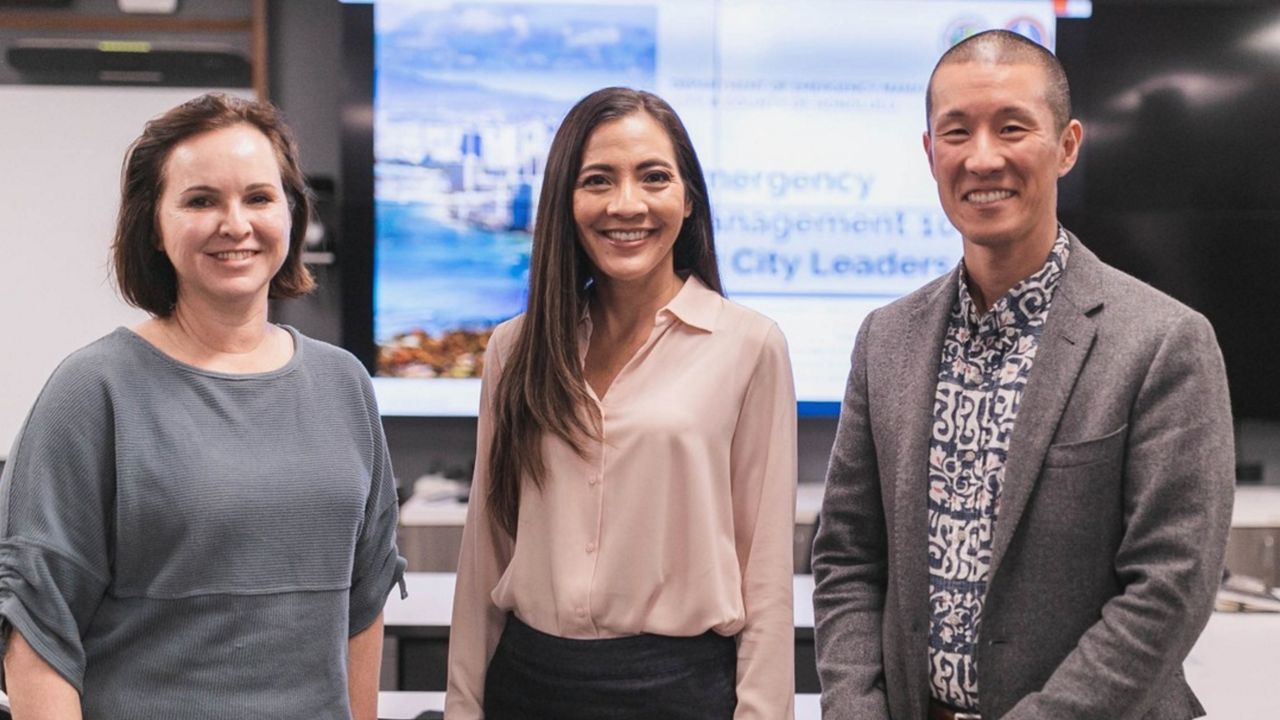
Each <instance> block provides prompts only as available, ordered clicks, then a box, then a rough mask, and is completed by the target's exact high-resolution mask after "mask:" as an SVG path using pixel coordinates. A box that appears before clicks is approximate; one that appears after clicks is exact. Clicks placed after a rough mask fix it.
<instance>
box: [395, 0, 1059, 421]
mask: <svg viewBox="0 0 1280 720" xmlns="http://www.w3.org/2000/svg"><path fill="white" fill-rule="evenodd" d="M1055 18H1056V15H1055V3H1054V2H1053V1H1052V0H1025V1H1021V0H993V1H989V2H964V1H960V0H956V1H951V0H917V1H914V2H913V1H911V0H791V1H790V2H786V3H779V2H775V1H774V0H720V1H718V2H717V1H714V0H706V1H704V2H699V1H697V0H669V1H668V0H651V1H650V2H635V1H634V0H632V1H630V2H598V1H595V2H589V3H588V2H573V1H572V0H558V1H556V2H532V1H529V2H478V1H476V0H468V1H467V2H423V1H422V0H378V2H377V3H376V5H375V11H374V23H375V35H376V37H375V61H376V78H375V90H374V137H375V140H374V143H375V196H376V197H375V214H376V248H375V258H376V259H375V268H376V270H375V272H376V277H375V282H374V287H375V290H374V313H375V317H374V334H375V340H376V342H377V345H378V362H377V373H376V374H377V377H376V378H375V386H376V388H377V391H378V399H379V403H380V404H381V407H382V411H383V413H384V414H388V415H428V416H445V415H474V414H475V413H476V410H477V405H478V398H479V380H478V378H479V377H480V373H481V372H482V369H483V363H484V347H485V345H486V343H487V341H488V337H489V334H490V332H491V331H492V329H493V327H494V326H495V325H497V324H498V323H500V322H502V321H504V320H506V319H508V318H510V317H513V316H515V315H517V314H519V313H520V312H522V311H523V310H524V306H525V297H526V292H527V282H528V271H529V255H530V243H531V237H532V235H531V231H532V228H533V224H534V222H535V221H536V218H535V210H536V207H537V203H538V195H539V191H540V189H541V183H542V177H543V168H544V166H545V161H546V156H547V151H548V148H549V146H550V144H551V138H552V136H553V135H554V133H555V130H556V127H557V125H558V123H559V122H560V120H561V118H562V117H563V116H564V114H565V112H567V111H568V109H569V108H570V107H571V106H572V105H573V103H574V102H576V101H577V100H578V99H579V98H581V97H582V96H584V95H586V94H587V93H589V92H591V91H593V90H596V89H598V88H601V87H605V86H609V85H625V86H629V87H634V88H640V89H645V90H650V91H652V92H655V93H657V94H658V95H660V96H662V97H663V98H665V99H666V100H668V101H669V102H670V103H671V104H672V106H673V107H674V108H675V109H676V111H677V112H678V113H679V114H680V116H681V118H682V119H683V121H684V122H685V125H686V126H687V128H688V129H689V132H690V134H691V136H692V137H693V141H694V145H695V148H696V149H697V151H698V154H699V157H700V159H701V161H702V164H703V170H704V172H705V174H706V180H707V184H708V186H709V188H710V190H711V209H712V213H713V216H714V221H715V229H716V251H717V254H718V256H719V259H720V272H721V275H722V279H723V282H724V286H725V290H726V292H727V293H728V295H729V297H730V298H732V299H733V300H735V301H737V302H740V303H742V304H744V305H747V306H749V307H752V308H755V309H757V310H759V311H760V312H762V313H764V314H765V315H767V316H769V317H771V318H773V319H774V320H775V321H777V323H778V324H779V326H780V327H781V328H782V330H783V332H784V333H785V335H786V337H787V341H788V343H789V345H790V349H791V358H792V363H793V365H794V369H795V380H796V391H797V396H798V398H799V400H800V403H801V406H800V409H801V412H802V413H803V414H829V415H834V414H835V413H836V412H837V411H838V404H839V401H840V398H841V397H842V395H843V390H844V383H845V380H846V377H847V375H848V371H849V354H850V350H851V349H852V345H853V339H854V336H855V334H856V332H857V330H858V326H859V324H860V323H861V322H862V320H863V318H864V317H866V315H867V313H869V312H870V311H872V310H873V309H875V308H877V307H879V306H881V305H884V304H886V303H888V302H890V301H892V300H893V299H895V298H898V297H901V296H902V295H904V294H906V293H908V292H910V291H912V290H914V289H915V288H917V287H919V286H921V285H923V284H924V283H926V282H928V281H929V280H931V279H933V278H935V277H937V276H939V275H942V274H944V273H946V272H948V271H950V270H951V269H952V268H953V267H955V265H956V263H957V262H958V261H959V259H960V253H961V246H960V239H959V237H958V236H957V234H956V232H955V229H954V228H953V227H951V225H950V224H949V223H948V222H947V219H946V217H945V216H944V215H943V213H942V210H941V207H940V205H939V203H938V198H937V193H936V186H935V184H934V182H933V179H932V178H931V177H930V175H929V168H928V164H927V162H926V158H925V155H924V151H923V147H922V144H921V133H922V132H923V130H924V126H925V118H924V94H925V87H926V85H927V83H928V78H929V72H930V71H931V70H932V68H933V65H934V63H935V62H936V61H937V58H938V56H939V55H940V54H941V53H942V52H943V51H945V50H946V49H947V48H948V47H950V46H951V45H952V44H954V43H955V42H956V41H958V40H960V39H963V38H964V37H967V36H968V35H971V34H973V33H975V32H978V31H981V30H985V29H989V28H1007V29H1011V30H1014V31H1016V32H1019V33H1022V34H1023V35H1026V36H1027V37H1030V38H1032V39H1034V40H1036V41H1037V42H1040V43H1041V44H1044V45H1046V46H1047V47H1050V48H1052V47H1053V39H1054V29H1055Z"/></svg>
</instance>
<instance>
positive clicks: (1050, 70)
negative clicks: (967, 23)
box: [924, 30, 1071, 133]
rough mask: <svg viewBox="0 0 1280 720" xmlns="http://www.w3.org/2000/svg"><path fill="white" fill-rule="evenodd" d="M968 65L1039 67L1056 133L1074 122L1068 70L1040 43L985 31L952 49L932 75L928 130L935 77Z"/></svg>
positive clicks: (926, 102)
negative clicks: (945, 68) (950, 67)
mask: <svg viewBox="0 0 1280 720" xmlns="http://www.w3.org/2000/svg"><path fill="white" fill-rule="evenodd" d="M966 62H993V63H996V64H999V65H1012V64H1016V63H1026V64H1029V65H1038V66H1039V67H1040V69H1041V70H1043V71H1044V74H1045V78H1046V79H1047V82H1046V84H1045V88H1044V99H1045V102H1047V103H1049V112H1050V113H1051V114H1052V115H1053V124H1054V131H1055V132H1058V133H1061V132H1062V131H1063V130H1065V129H1066V127H1067V123H1068V122H1070V121H1071V86H1070V85H1068V84H1067V71H1066V70H1064V69H1063V68H1062V62H1061V61H1059V60H1058V58H1057V56H1056V55H1054V54H1053V53H1051V52H1049V50H1048V49H1046V48H1045V47H1044V46H1042V45H1040V44H1039V43H1037V42H1035V41H1033V40H1028V39H1027V38H1025V37H1023V36H1021V35H1019V34H1018V33H1015V32H1011V31H1009V30H986V31H983V32H980V33H978V34H976V35H972V36H970V37H967V38H965V39H964V40H961V41H960V42H958V43H956V44H955V45H952V46H951V49H950V50H947V51H946V52H945V53H943V54H942V57H941V58H939V59H938V64H937V65H935V66H934V68H933V72H932V73H930V75H929V87H928V89H927V90H926V91H925V95H924V121H925V127H926V128H928V127H930V123H931V122H933V76H934V75H937V74H938V68H940V67H942V66H943V65H953V64H959V63H966Z"/></svg>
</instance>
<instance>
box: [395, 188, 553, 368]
mask: <svg viewBox="0 0 1280 720" xmlns="http://www.w3.org/2000/svg"><path fill="white" fill-rule="evenodd" d="M431 210H432V208H431V206H430V205H428V204H426V203H400V202H391V201H386V200H379V201H378V202H377V204H376V212H377V227H378V244H377V248H376V252H375V264H376V266H377V270H376V275H375V277H376V284H375V287H374V306H375V311H374V317H375V327H374V337H375V339H376V341H377V342H378V343H385V342H387V341H389V340H390V339H392V338H393V337H395V336H396V335H399V334H402V333H407V332H412V331H414V330H422V331H425V332H427V333H429V334H431V335H439V334H441V333H444V332H448V331H450V330H484V329H488V328H491V327H493V326H494V325H497V324H498V323H500V322H502V321H503V320H506V319H508V318H510V317H513V316H515V315H517V314H519V313H521V312H523V311H524V307H525V299H526V296H527V292H528V282H529V250H530V246H531V245H530V243H531V241H530V236H529V233H527V232H523V231H504V230H490V229H485V228H480V227H473V226H469V225H466V224H462V223H452V222H448V221H442V220H440V219H438V218H437V217H435V216H434V215H433V213H432V212H431Z"/></svg>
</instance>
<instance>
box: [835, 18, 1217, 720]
mask: <svg viewBox="0 0 1280 720" xmlns="http://www.w3.org/2000/svg"><path fill="white" fill-rule="evenodd" d="M928 97H929V100H928V108H927V115H928V125H927V128H928V129H927V130H926V131H925V135H924V148H925V152H926V154H927V155H928V159H929V166H930V168H931V169H932V172H933V176H934V178H935V179H936V180H937V183H938V194H939V197H940V198H941V201H942V206H943V209H944V210H945V211H946V213H947V217H948V218H949V219H950V220H951V223H952V224H953V225H954V226H955V227H956V228H957V230H958V231H959V233H960V235H961V236H962V238H963V242H964V259H963V261H962V262H961V264H960V266H959V267H957V268H956V270H955V271H953V272H952V273H950V274H949V275H947V276H945V277H942V278H939V279H938V280H936V281H934V282H931V283H929V284H928V285H926V286H924V287H923V288H921V289H920V290H918V291H916V292H914V293H912V294H911V295H909V296H907V297H905V298H902V299H901V300H898V301H897V302H894V303H892V304H890V305H888V306H887V307H884V308H882V309H880V310H877V311H876V312H874V313H872V314H871V315H870V316H868V317H867V319H866V320H865V322H864V323H863V324H862V327H861V329H860V330H859V332H858V338H857V341H856V345H855V347H854V352H853V369H852V372H851V373H850V377H849V384H848V388H847V391H846V395H845V399H844V405H843V407H842V410H841V413H840V424H839V429H838V430H837V433H836V442H835V447H834V449H833V451H832V455H831V464H830V469H829V474H828V477H827V486H826V498H825V500H824V502H823V508H822V515H821V520H820V525H819V531H818V535H817V538H816V540H815V542H814V550H813V553H814V555H813V569H814V575H815V579H816V583H817V588H816V591H815V592H814V598H813V602H814V612H815V618H816V645H817V655H818V658H817V659H818V674H819V676H820V678H821V681H822V709H823V717H824V718H827V719H828V720H833V719H844V718H849V719H851V720H852V719H856V720H874V719H882V718H892V719H893V720H923V719H925V718H929V719H930V720H933V719H935V718H938V719H948V720H949V719H951V718H982V719H983V720H995V719H996V718H1004V719H1005V720H1014V719H1018V720H1022V719H1027V720H1052V719H1061V720H1065V719H1072V720H1076V719H1078V720H1085V719H1091V720H1125V719H1130V718H1132V719H1134V720H1137V719H1139V718H1146V719H1148V720H1156V719H1157V718H1158V719H1159V720H1181V719H1183V718H1194V717H1198V716H1200V715H1202V714H1203V709H1202V707H1201V706H1200V703H1199V702H1198V701H1197V700H1196V698H1195V696H1194V695H1193V694H1192V692H1191V690H1190V688H1188V687H1187V684H1186V682H1185V681H1184V679H1183V675H1182V668H1181V666H1182V661H1183V659H1184V658H1185V657H1186V655H1187V653H1188V651H1190V649H1191V647H1192V645H1193V644H1194V642H1195V640H1196V638H1197V636H1198V635H1199V634H1200V631H1201V630H1202V629H1203V627H1204V625H1205V623H1206V622H1207V620H1208V617H1209V613H1210V612H1211V610H1212V607H1213V598H1214V593H1215V590H1216V588H1217V586H1218V583H1219V580H1220V576H1221V572H1222V562H1223V554H1224V546H1225V544H1226V535H1227V528H1228V526H1229V524H1230V519H1231V505H1232V497H1233V485H1234V463H1235V460H1234V450H1233V444H1232V422H1231V409H1230V404H1229V400H1228V396H1227V385H1226V377H1225V373H1224V370H1223V365H1222V358H1221V354H1220V353H1219V351H1218V346H1217V342H1216V341H1215V339H1214V335H1213V330H1212V328H1210V326H1209V323H1208V322H1207V321H1206V320H1205V319H1204V317H1202V316H1201V315H1199V314H1197V313H1195V312H1194V311H1192V310H1190V309H1188V308H1187V307H1185V306H1183V305H1181V304H1179V303H1178V302H1176V301H1174V300H1173V299H1171V298H1169V297H1167V296H1165V295H1163V294H1161V293H1160V292H1158V291H1156V290H1154V289H1152V288H1150V287H1148V286H1147V285H1144V284H1143V283H1141V282H1139V281H1138V280H1135V279H1133V278H1131V277H1129V276H1127V275H1125V274H1123V273H1121V272H1119V271H1117V270H1115V269H1113V268H1110V267H1108V266H1106V265H1104V264H1103V263H1102V262H1101V261H1100V260H1098V258H1097V257H1096V256H1095V255H1094V254H1093V253H1091V252H1090V251H1089V250H1088V249H1087V248H1086V247H1085V246H1084V245H1083V244H1081V242H1080V241H1079V240H1078V239H1077V238H1076V237H1075V236H1073V235H1072V234H1071V233H1070V232H1068V231H1066V230H1065V229H1064V228H1062V227H1061V226H1060V225H1059V224H1058V221H1057V209H1056V205H1057V180H1058V178H1059V177H1061V176H1063V175H1065V174H1066V173H1067V172H1068V171H1069V170H1070V169H1071V167H1072V166H1073V165H1074V163H1075V160H1076V156H1077V153H1078V151H1079V148H1080V143H1081V140H1082V135H1083V130H1082V128H1081V125H1080V123H1079V122H1078V121H1076V120H1072V119H1071V117H1070V96H1069V91H1068V87H1067V82H1066V76H1065V74H1064V73H1063V71H1062V66H1061V65H1060V64H1059V63H1058V61H1057V59H1056V58H1055V57H1054V56H1053V55H1052V54H1051V53H1049V52H1048V51H1046V50H1044V49H1043V48H1041V47H1040V46H1038V45H1036V44H1034V43H1031V42H1030V41H1027V40H1025V39H1023V38H1021V37H1020V36H1018V35H1014V34H1012V33H1008V32H1004V31H992V32H988V33H982V34H979V35H976V36H974V37H971V38H969V39H968V40H965V41H963V42H961V43H959V44H958V45H956V46H955V47H954V48H952V49H951V50H949V51H948V52H947V53H946V54H945V55H944V56H943V57H942V59H941V60H940V61H939V63H938V66H937V67H936V68H935V69H934V73H933V76H932V77H931V78H930V85H929V95H928ZM1171 151H1172V149H1171Z"/></svg>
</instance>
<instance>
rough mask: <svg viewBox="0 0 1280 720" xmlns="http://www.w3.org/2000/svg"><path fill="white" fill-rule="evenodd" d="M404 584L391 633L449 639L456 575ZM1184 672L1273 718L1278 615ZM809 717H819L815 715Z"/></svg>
mask: <svg viewBox="0 0 1280 720" xmlns="http://www.w3.org/2000/svg"><path fill="white" fill-rule="evenodd" d="M405 584H406V585H407V587H408V590H409V598H408V599H407V600H401V599H400V594H399V593H392V596H391V598H390V599H388V600H387V604H386V609H385V611H384V614H383V621H384V623H385V625H386V629H387V633H388V634H391V635H396V636H400V637H436V638H446V637H448V634H449V616H450V612H451V608H452V605H453V587H454V574H453V573H407V574H406V575H405ZM794 590H795V598H796V600H795V622H796V634H797V636H798V637H803V636H805V635H806V634H807V635H808V636H809V637H812V633H813V604H812V601H811V598H812V596H813V576H812V575H797V576H796V577H795V582H794ZM1184 669H1185V671H1186V675H1187V682H1189V683H1190V684H1191V687H1192V689H1194V690H1195V692H1196V695H1197V696H1199V698H1200V700H1201V701H1202V702H1203V703H1204V705H1205V708H1207V709H1208V711H1209V716H1208V717H1209V718H1210V720H1238V719H1239V718H1261V717H1270V716H1271V715H1272V714H1274V712H1275V710H1276V707H1275V702H1274V701H1273V699H1272V697H1271V688H1272V686H1273V685H1274V684H1275V682H1276V678H1280V614H1252V613H1214V614H1213V616H1212V617H1211V618H1210V619H1209V625H1208V627H1206V628H1205V631H1204V633H1203V634H1202V635H1201V636H1200V639H1199V640H1198V641H1197V642H1196V645H1195V647H1194V648H1192V650H1191V654H1190V655H1189V656H1188V657H1187V660H1186V663H1185V664H1184ZM804 697H805V696H801V698H804ZM811 699H812V698H811ZM804 702H809V700H805V701H804ZM814 703H815V704H814V706H813V707H814V708H815V710H816V707H817V705H816V700H814ZM420 709H430V708H427V707H423V708H420ZM796 712H797V719H799V718H801V717H806V716H802V715H800V707H799V705H797V708H796ZM383 717H396V716H390V715H384V716H383ZM405 717H413V716H412V715H408V716H405ZM808 717H813V718H817V717H818V716H817V714H816V712H815V713H814V714H812V715H809V716H808Z"/></svg>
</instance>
